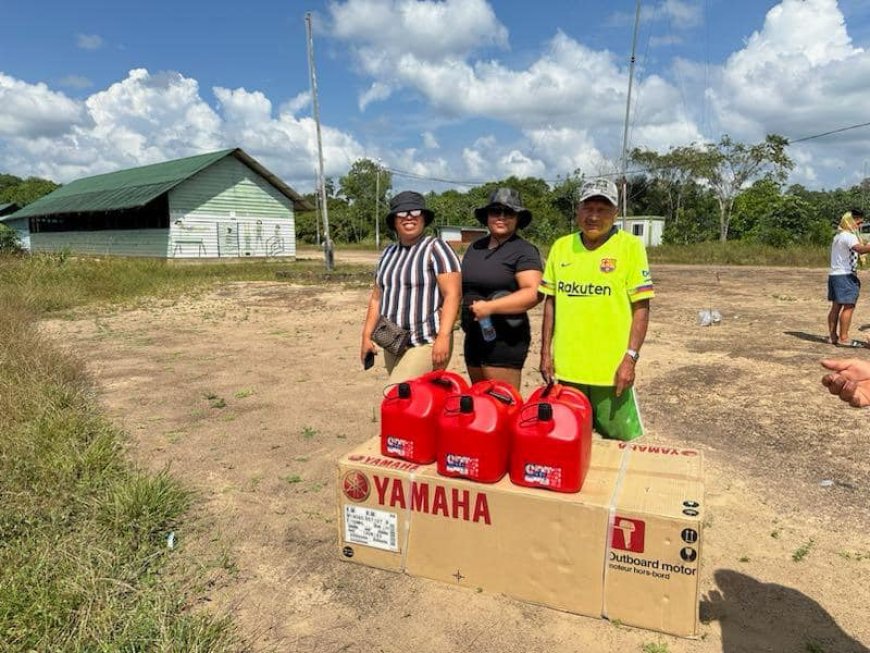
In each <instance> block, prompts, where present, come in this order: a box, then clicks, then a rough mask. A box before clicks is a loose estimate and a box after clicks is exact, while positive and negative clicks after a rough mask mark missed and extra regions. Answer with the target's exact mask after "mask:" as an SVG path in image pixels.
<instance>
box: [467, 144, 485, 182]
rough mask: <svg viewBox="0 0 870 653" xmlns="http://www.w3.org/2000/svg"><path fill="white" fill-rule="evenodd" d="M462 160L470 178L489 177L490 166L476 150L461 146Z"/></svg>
mask: <svg viewBox="0 0 870 653" xmlns="http://www.w3.org/2000/svg"><path fill="white" fill-rule="evenodd" d="M462 161H463V163H465V169H466V170H467V171H468V175H469V176H470V177H471V178H472V179H490V178H492V177H491V175H490V174H489V173H490V167H489V165H488V164H487V161H486V159H485V158H484V156H483V154H481V153H480V152H479V151H478V150H476V149H474V148H470V147H466V148H463V150H462Z"/></svg>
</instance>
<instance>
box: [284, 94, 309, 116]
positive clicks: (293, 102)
mask: <svg viewBox="0 0 870 653" xmlns="http://www.w3.org/2000/svg"><path fill="white" fill-rule="evenodd" d="M310 105H311V92H310V91H303V92H302V93H299V94H297V95H296V96H295V97H293V98H290V99H289V100H287V101H286V102H285V103H284V104H282V105H281V109H280V110H281V112H286V113H290V114H292V115H294V116H295V115H296V114H297V113H299V112H300V111H302V109H305V108H306V107H308V106H310Z"/></svg>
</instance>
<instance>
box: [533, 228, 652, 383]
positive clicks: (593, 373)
mask: <svg viewBox="0 0 870 653" xmlns="http://www.w3.org/2000/svg"><path fill="white" fill-rule="evenodd" d="M540 291H541V292H542V293H543V294H545V295H552V296H553V297H555V301H556V321H555V326H554V333H553V358H554V360H555V366H556V376H557V377H558V378H560V379H563V380H565V381H571V382H573V383H583V384H588V385H606V386H609V385H614V379H613V377H614V375H615V374H616V369H617V367H619V364H620V362H621V361H622V359H623V357H624V356H625V350H626V349H627V348H628V338H629V334H630V332H631V318H632V314H631V305H632V303H633V302H637V301H640V300H642V299H650V298H651V297H653V296H654V295H655V293H654V292H653V282H652V277H651V276H650V271H649V263H647V258H646V250H645V249H644V246H643V243H642V242H641V240H640V239H639V238H637V237H636V236H631V235H629V234H627V233H625V232H624V231H617V232H616V233H615V234H613V236H611V237H610V238H609V239H608V240H607V242H605V243H604V244H603V245H601V246H600V247H599V248H598V249H595V250H588V249H586V247H584V246H583V243H582V242H581V240H580V234H579V233H574V234H571V235H570V236H565V237H563V238H560V239H559V240H557V241H556V242H555V243H553V247H552V248H551V249H550V254H549V256H547V264H546V267H545V268H544V276H543V279H542V280H541V287H540Z"/></svg>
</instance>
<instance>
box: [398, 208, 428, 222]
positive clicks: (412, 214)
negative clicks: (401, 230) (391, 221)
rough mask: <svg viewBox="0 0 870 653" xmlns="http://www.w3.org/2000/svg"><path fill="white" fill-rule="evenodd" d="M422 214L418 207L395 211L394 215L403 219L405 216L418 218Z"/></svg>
mask: <svg viewBox="0 0 870 653" xmlns="http://www.w3.org/2000/svg"><path fill="white" fill-rule="evenodd" d="M421 215H423V211H421V210H420V209H414V210H413V211H396V217H397V218H399V219H401V220H404V219H405V218H419V217H420V216H421Z"/></svg>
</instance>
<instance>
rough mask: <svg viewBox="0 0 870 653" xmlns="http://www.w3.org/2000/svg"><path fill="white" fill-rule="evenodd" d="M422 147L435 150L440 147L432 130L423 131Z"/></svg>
mask: <svg viewBox="0 0 870 653" xmlns="http://www.w3.org/2000/svg"><path fill="white" fill-rule="evenodd" d="M423 147H425V148H426V149H427V150H437V149H438V148H439V147H440V145H439V144H438V139H437V138H435V134H433V133H432V132H423Z"/></svg>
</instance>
